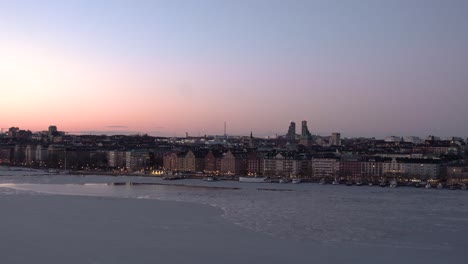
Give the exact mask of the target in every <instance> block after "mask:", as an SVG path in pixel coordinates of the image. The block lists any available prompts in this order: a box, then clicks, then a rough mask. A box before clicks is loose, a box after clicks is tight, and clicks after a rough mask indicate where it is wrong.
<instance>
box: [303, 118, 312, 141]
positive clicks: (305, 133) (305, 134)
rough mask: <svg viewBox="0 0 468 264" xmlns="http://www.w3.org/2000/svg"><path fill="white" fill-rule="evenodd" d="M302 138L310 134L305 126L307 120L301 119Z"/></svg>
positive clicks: (308, 136)
mask: <svg viewBox="0 0 468 264" xmlns="http://www.w3.org/2000/svg"><path fill="white" fill-rule="evenodd" d="M301 136H302V138H310V137H311V134H310V132H309V129H308V128H307V121H305V120H304V121H302V133H301Z"/></svg>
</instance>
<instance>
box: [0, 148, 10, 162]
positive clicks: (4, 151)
mask: <svg viewBox="0 0 468 264" xmlns="http://www.w3.org/2000/svg"><path fill="white" fill-rule="evenodd" d="M12 154H13V148H12V147H10V146H0V164H2V163H10V162H11V158H12Z"/></svg>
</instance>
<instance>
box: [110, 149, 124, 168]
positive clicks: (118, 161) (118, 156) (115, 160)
mask: <svg viewBox="0 0 468 264" xmlns="http://www.w3.org/2000/svg"><path fill="white" fill-rule="evenodd" d="M125 161H126V154H125V151H123V150H111V151H108V152H107V164H108V166H109V167H111V168H123V167H125Z"/></svg>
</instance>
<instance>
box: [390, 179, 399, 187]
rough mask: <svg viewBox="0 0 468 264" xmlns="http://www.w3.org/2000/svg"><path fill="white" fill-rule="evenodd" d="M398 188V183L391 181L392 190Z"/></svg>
mask: <svg viewBox="0 0 468 264" xmlns="http://www.w3.org/2000/svg"><path fill="white" fill-rule="evenodd" d="M397 186H398V183H397V181H396V180H391V181H390V188H396V187H397Z"/></svg>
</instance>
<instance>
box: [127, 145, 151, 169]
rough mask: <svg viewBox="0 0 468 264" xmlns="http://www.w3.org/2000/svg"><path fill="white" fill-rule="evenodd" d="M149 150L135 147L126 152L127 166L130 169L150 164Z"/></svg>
mask: <svg viewBox="0 0 468 264" xmlns="http://www.w3.org/2000/svg"><path fill="white" fill-rule="evenodd" d="M149 158H150V157H149V152H148V150H145V149H135V150H130V151H127V152H125V167H126V169H127V170H128V171H138V170H142V169H145V167H146V166H147V165H148V164H149Z"/></svg>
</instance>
